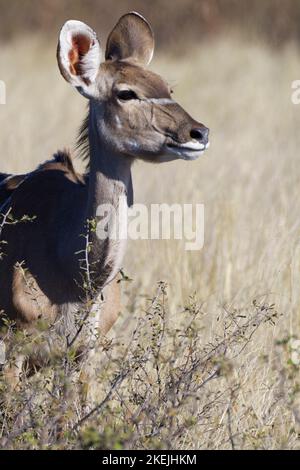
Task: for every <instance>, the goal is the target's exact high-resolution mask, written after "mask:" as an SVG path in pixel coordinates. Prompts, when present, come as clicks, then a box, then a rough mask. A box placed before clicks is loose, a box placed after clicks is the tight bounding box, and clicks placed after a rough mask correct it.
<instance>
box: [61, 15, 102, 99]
mask: <svg viewBox="0 0 300 470" xmlns="http://www.w3.org/2000/svg"><path fill="white" fill-rule="evenodd" d="M57 62H58V66H59V70H60V72H61V74H62V76H63V77H64V78H65V79H66V80H67V82H69V83H70V84H71V85H72V86H74V87H76V88H77V89H78V90H79V91H80V93H82V94H83V95H85V96H87V97H88V98H89V97H91V96H93V95H94V94H95V91H96V90H95V79H96V76H97V73H98V71H99V66H100V62H101V48H100V44H99V41H98V39H97V35H96V33H95V32H94V31H93V30H92V29H91V28H90V27H89V26H87V25H86V24H85V23H82V22H81V21H76V20H69V21H67V22H66V23H65V24H64V26H63V27H62V29H61V31H60V35H59V41H58V47H57Z"/></svg>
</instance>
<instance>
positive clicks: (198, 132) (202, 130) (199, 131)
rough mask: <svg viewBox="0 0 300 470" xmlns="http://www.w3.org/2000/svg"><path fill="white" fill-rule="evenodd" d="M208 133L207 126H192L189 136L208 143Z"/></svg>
mask: <svg viewBox="0 0 300 470" xmlns="http://www.w3.org/2000/svg"><path fill="white" fill-rule="evenodd" d="M208 134H209V129H208V128H207V127H204V126H202V127H194V128H193V129H192V130H191V132H190V135H191V138H192V139H194V140H197V141H198V142H201V143H202V144H205V145H206V144H207V143H208Z"/></svg>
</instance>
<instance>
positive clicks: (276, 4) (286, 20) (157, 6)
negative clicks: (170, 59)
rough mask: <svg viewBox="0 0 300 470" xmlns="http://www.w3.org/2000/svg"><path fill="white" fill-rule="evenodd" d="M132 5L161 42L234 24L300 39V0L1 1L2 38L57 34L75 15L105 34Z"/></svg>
mask: <svg viewBox="0 0 300 470" xmlns="http://www.w3.org/2000/svg"><path fill="white" fill-rule="evenodd" d="M130 10H137V11H139V12H140V13H141V14H143V15H144V16H145V17H146V18H147V19H148V20H149V21H150V22H151V24H152V25H153V29H154V30H155V34H156V38H157V40H158V41H159V42H160V45H161V47H163V46H165V47H169V46H172V45H174V41H176V45H178V44H180V43H181V42H182V41H184V42H185V43H186V42H187V41H191V42H195V41H196V42H197V41H199V40H201V39H202V38H203V37H204V36H211V35H213V36H215V35H216V34H218V33H222V32H225V33H226V32H228V31H229V30H232V29H237V30H239V31H240V32H241V33H242V34H243V36H245V37H249V36H250V37H252V38H260V39H264V40H266V41H268V42H269V43H270V44H272V45H273V46H280V45H283V44H285V43H286V42H287V41H289V40H290V39H296V40H297V41H300V27H299V24H300V1H299V0H284V1H283V0H251V2H249V0H173V1H172V2H170V1H169V0H152V1H151V2H146V1H145V0H119V1H117V2H116V1H114V2H111V1H106V0H63V1H61V0H10V1H9V2H7V1H6V0H0V11H1V16H0V38H1V40H2V41H3V40H6V41H7V40H10V39H11V38H13V37H15V36H19V35H21V36H22V35H23V34H24V33H32V32H37V33H38V32H42V33H43V35H49V36H53V35H56V34H57V30H58V29H59V28H60V26H61V24H62V23H63V22H64V21H65V20H66V19H68V18H70V17H73V18H74V19H77V18H80V19H81V20H82V21H86V22H88V23H91V24H92V25H93V26H94V28H95V29H96V30H97V31H101V33H102V34H104V35H105V34H107V33H108V32H109V29H110V28H111V22H112V21H114V20H115V18H117V17H118V16H120V15H122V14H123V13H125V12H127V11H130Z"/></svg>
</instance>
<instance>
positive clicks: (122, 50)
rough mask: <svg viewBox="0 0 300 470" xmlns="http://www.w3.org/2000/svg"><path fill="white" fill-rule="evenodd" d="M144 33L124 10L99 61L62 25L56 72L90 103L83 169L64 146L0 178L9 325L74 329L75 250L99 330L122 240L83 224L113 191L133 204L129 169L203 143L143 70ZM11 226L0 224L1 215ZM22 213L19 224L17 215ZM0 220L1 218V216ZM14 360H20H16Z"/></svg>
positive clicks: (97, 51) (110, 313) (164, 88)
mask: <svg viewBox="0 0 300 470" xmlns="http://www.w3.org/2000/svg"><path fill="white" fill-rule="evenodd" d="M153 49H154V39H153V33H152V30H151V28H150V26H149V25H148V23H147V22H146V21H145V20H144V18H142V17H141V16H140V15H139V14H137V13H129V14H127V15H124V16H123V17H122V18H121V19H120V20H119V22H118V23H117V25H116V26H115V28H114V29H113V31H112V32H111V34H110V36H109V38H108V41H107V46H106V52H105V60H104V61H101V47H100V44H99V41H98V39H97V37H96V34H95V33H94V31H93V30H92V29H91V28H89V27H88V26H87V25H85V24H84V23H82V22H79V21H73V20H72V21H68V22H67V23H66V24H65V25H64V26H63V28H62V30H61V33H60V37H59V44H58V50H57V59H58V65H59V69H60V71H61V73H62V75H63V77H64V78H65V79H66V80H67V81H68V82H69V83H70V84H71V85H72V86H73V87H75V88H76V89H77V90H78V91H79V92H80V93H81V94H82V95H83V96H85V97H86V98H87V99H88V100H89V113H88V116H87V119H86V120H85V122H84V124H83V127H82V131H81V134H80V139H79V140H80V145H81V146H82V147H85V152H86V153H87V155H88V158H89V172H88V173H87V174H85V175H78V174H77V173H76V171H75V170H74V167H73V164H72V158H71V156H70V154H69V153H68V152H58V153H57V154H56V155H55V156H54V157H53V159H52V160H50V161H48V162H46V163H44V164H42V165H41V166H40V167H38V168H37V169H36V170H35V171H33V172H32V173H30V174H27V175H15V176H9V175H0V212H1V214H2V215H1V219H0V226H1V240H4V241H5V244H3V245H0V247H1V250H2V252H3V256H2V259H1V261H0V310H2V311H3V312H4V313H5V315H7V316H8V317H9V318H10V319H12V320H14V322H15V325H16V327H17V328H22V329H26V330H27V331H28V332H29V333H34V331H35V325H36V323H37V321H38V320H39V319H43V320H46V321H47V322H49V326H50V325H53V324H55V322H58V323H59V325H60V326H59V334H60V335H61V336H62V337H66V336H68V337H70V338H72V335H73V337H74V335H75V322H74V315H75V312H78V311H80V308H81V306H82V305H83V303H84V302H85V292H84V289H83V287H82V280H83V276H82V273H83V271H84V272H85V273H86V266H84V269H82V257H83V256H82V253H84V252H86V253H87V245H86V241H87V234H88V243H89V250H88V259H87V263H88V264H89V266H92V270H91V273H90V280H91V282H92V295H93V296H95V297H97V295H99V294H100V293H103V295H104V302H102V306H101V308H100V314H99V317H98V322H97V325H96V326H97V328H99V329H100V332H101V333H102V334H106V333H107V331H108V330H109V329H110V327H111V326H112V324H113V323H114V322H115V320H116V318H117V314H118V311H119V303H118V300H117V298H118V296H119V294H118V291H119V284H117V282H116V276H117V275H118V272H119V270H120V268H121V262H122V256H123V252H124V246H123V243H122V242H121V241H112V240H110V239H109V238H108V239H106V240H100V239H98V238H97V236H96V233H95V231H94V230H92V229H91V228H90V225H89V223H90V222H87V221H91V220H97V208H98V207H99V205H101V204H111V205H112V206H113V207H115V208H116V209H118V201H119V196H122V195H124V196H126V198H127V203H128V205H131V204H132V203H133V190H132V179H131V166H132V163H133V161H134V160H135V159H136V158H141V159H143V160H145V161H150V162H156V163H160V162H165V161H170V160H174V159H179V158H181V159H185V160H193V159H195V158H197V157H198V156H199V155H200V154H201V153H203V151H204V150H205V148H207V146H208V129H207V128H206V127H205V126H203V125H202V124H200V123H198V122H196V121H195V120H193V119H192V118H191V117H190V116H189V115H188V114H187V113H186V112H185V111H184V110H183V109H182V108H181V107H180V106H179V105H178V104H177V103H176V102H175V101H174V100H173V99H172V97H171V90H170V88H169V86H168V84H167V83H166V82H165V81H164V80H163V79H162V78H161V77H159V76H158V75H156V74H154V73H153V72H151V71H149V70H148V69H147V68H146V66H147V65H148V64H149V62H150V61H151V58H152V55H153ZM7 214H9V217H12V219H10V220H14V221H16V223H7V220H8V219H7V218H6V215H7ZM24 215H26V216H27V217H26V220H23V219H24ZM1 221H2V222H1ZM20 362H22V361H20Z"/></svg>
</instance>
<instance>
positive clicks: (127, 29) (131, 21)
mask: <svg viewBox="0 0 300 470" xmlns="http://www.w3.org/2000/svg"><path fill="white" fill-rule="evenodd" d="M153 51H154V36H153V31H152V29H151V26H150V25H149V23H148V22H147V21H146V20H145V18H143V17H142V16H141V15H139V14H138V13H135V12H131V13H127V14H126V15H124V16H122V17H121V18H120V19H119V21H118V23H117V24H116V26H115V27H114V29H113V30H112V32H111V33H110V35H109V37H108V40H107V45H106V52H105V59H106V60H124V59H132V60H135V61H137V62H139V63H140V64H142V65H148V64H149V63H150V62H151V59H152V56H153Z"/></svg>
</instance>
